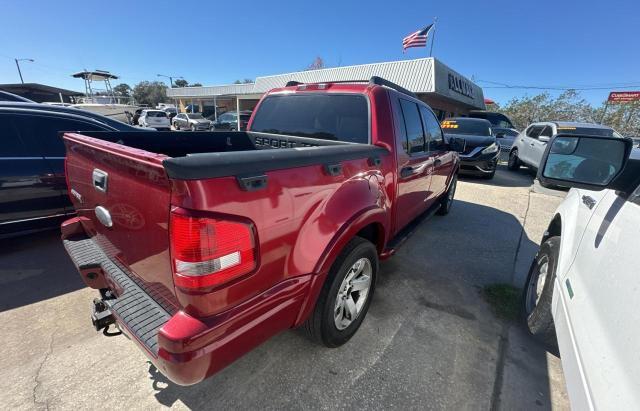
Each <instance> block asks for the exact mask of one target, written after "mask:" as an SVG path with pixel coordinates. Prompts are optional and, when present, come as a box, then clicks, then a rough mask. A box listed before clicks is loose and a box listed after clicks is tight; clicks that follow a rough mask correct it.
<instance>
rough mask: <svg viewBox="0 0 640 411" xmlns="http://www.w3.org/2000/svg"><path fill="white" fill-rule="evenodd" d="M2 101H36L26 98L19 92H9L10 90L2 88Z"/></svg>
mask: <svg viewBox="0 0 640 411" xmlns="http://www.w3.org/2000/svg"><path fill="white" fill-rule="evenodd" d="M0 101H19V102H22V103H35V101H33V100H29V99H28V98H24V97H22V96H19V95H17V94H13V93H9V92H8V91H4V90H0Z"/></svg>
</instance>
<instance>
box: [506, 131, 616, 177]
mask: <svg viewBox="0 0 640 411" xmlns="http://www.w3.org/2000/svg"><path fill="white" fill-rule="evenodd" d="M558 133H567V134H576V135H590V136H601V137H622V136H621V135H620V134H618V133H616V132H615V131H614V130H613V129H612V128H610V127H606V126H603V125H600V124H592V123H576V122H569V121H550V122H539V123H533V124H531V125H530V126H529V127H527V128H526V129H525V130H524V131H522V132H520V134H519V135H518V136H517V137H516V138H515V140H514V142H513V146H511V150H510V151H509V164H508V167H509V170H517V169H519V168H520V166H521V165H524V166H529V167H532V168H538V166H539V165H540V160H541V159H542V154H543V153H544V150H545V148H546V147H547V143H548V142H549V140H551V137H553V136H554V135H556V134H558Z"/></svg>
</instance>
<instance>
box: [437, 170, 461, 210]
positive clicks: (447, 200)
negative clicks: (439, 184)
mask: <svg viewBox="0 0 640 411" xmlns="http://www.w3.org/2000/svg"><path fill="white" fill-rule="evenodd" d="M457 185H458V175H457V174H456V175H454V176H453V180H451V184H449V189H448V190H447V192H446V193H445V194H444V195H443V196H442V198H441V199H440V208H439V209H438V214H439V215H447V214H449V210H451V206H452V205H453V197H454V196H455V194H456V186H457Z"/></svg>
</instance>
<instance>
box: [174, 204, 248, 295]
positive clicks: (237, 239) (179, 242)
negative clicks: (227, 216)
mask: <svg viewBox="0 0 640 411" xmlns="http://www.w3.org/2000/svg"><path fill="white" fill-rule="evenodd" d="M170 236H171V259H172V263H173V274H174V283H175V285H176V286H177V287H182V288H189V289H198V288H210V287H215V286H218V285H220V284H224V283H226V282H228V281H231V280H233V279H234V278H237V277H240V276H242V275H244V274H247V273H250V272H251V271H253V270H254V269H255V267H256V252H255V239H254V235H253V227H252V226H251V225H250V224H247V223H242V222H238V221H229V220H224V219H217V218H205V217H194V216H189V215H184V214H179V213H176V212H172V213H171V219H170Z"/></svg>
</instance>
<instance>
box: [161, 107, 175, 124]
mask: <svg viewBox="0 0 640 411" xmlns="http://www.w3.org/2000/svg"><path fill="white" fill-rule="evenodd" d="M162 110H163V111H164V112H165V113H167V117H168V118H169V121H172V120H173V118H174V117H175V116H176V115H177V114H178V109H176V108H175V107H165V108H163V109H162Z"/></svg>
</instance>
